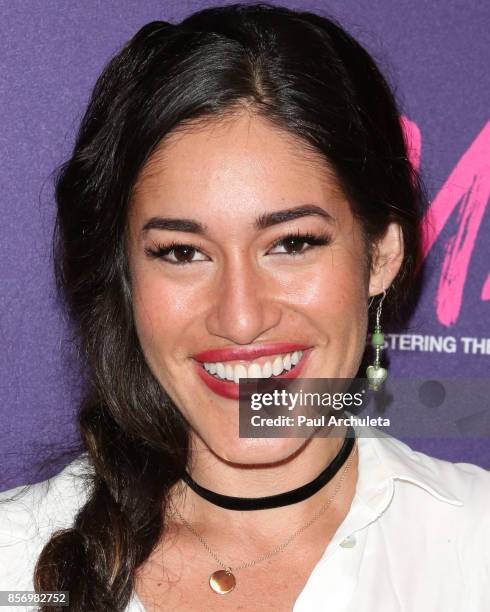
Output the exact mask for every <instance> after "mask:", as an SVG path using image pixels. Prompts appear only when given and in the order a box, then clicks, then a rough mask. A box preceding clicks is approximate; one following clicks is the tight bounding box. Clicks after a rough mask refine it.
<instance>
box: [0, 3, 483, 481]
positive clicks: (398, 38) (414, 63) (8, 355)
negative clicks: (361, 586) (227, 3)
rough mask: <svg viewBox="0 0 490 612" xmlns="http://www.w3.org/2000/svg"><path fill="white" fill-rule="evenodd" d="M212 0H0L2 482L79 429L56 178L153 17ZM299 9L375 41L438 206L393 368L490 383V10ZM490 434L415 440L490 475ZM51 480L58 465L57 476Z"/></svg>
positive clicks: (20, 477)
mask: <svg viewBox="0 0 490 612" xmlns="http://www.w3.org/2000/svg"><path fill="white" fill-rule="evenodd" d="M209 4H210V3H207V2H202V1H198V0H193V1H190V0H188V1H186V2H176V1H167V2H162V1H157V0H146V2H144V3H143V2H134V1H132V0H111V1H109V0H92V1H91V2H82V3H74V2H69V1H67V0H63V1H57V2H45V1H42V0H16V1H15V2H10V1H8V0H3V1H2V2H1V3H0V5H1V7H2V20H1V22H0V28H1V36H0V49H1V51H0V65H1V74H2V78H1V84H0V91H1V99H2V107H1V108H2V115H1V120H2V130H1V134H0V146H1V148H2V156H1V159H2V165H1V168H0V174H1V177H2V197H1V206H2V225H1V229H0V231H1V242H0V249H1V258H0V276H1V279H2V291H1V293H0V334H1V343H2V350H1V352H0V377H1V381H2V384H1V401H0V418H1V424H2V430H3V438H2V445H1V450H0V461H1V464H2V472H3V474H4V479H3V482H2V486H3V488H7V487H10V486H14V485H16V484H19V483H21V482H26V481H28V480H30V479H34V478H38V477H39V474H36V473H35V471H34V468H35V466H36V465H37V463H38V459H39V458H40V457H41V456H42V449H43V448H44V447H45V446H46V444H48V443H54V444H55V445H57V446H58V445H62V444H64V443H65V442H67V441H70V440H72V439H73V438H74V435H75V434H74V431H75V429H74V425H73V412H74V408H75V406H76V403H77V397H78V391H77V385H76V380H75V377H74V375H73V372H75V371H76V368H75V366H74V364H73V363H70V356H69V353H68V350H67V344H66V340H65V336H66V333H65V331H64V330H65V326H64V323H63V321H62V320H61V316H60V311H59V309H58V307H57V304H56V298H55V294H54V287H53V281H52V273H51V260H50V240H51V233H52V225H53V211H54V206H53V199H52V180H51V173H52V172H53V170H54V169H55V168H56V166H57V165H58V164H59V163H60V162H62V161H63V159H64V158H65V156H66V155H67V153H68V152H69V150H70V147H71V146H72V142H73V137H74V133H75V130H76V127H77V124H78V122H79V119H80V117H81V114H82V112H83V109H84V106H85V104H86V102H87V99H88V96H89V92H90V90H91V87H92V86H93V84H94V81H95V78H96V76H97V75H98V74H99V72H100V70H101V69H102V67H103V65H104V64H105V63H106V62H107V60H108V59H109V58H110V57H111V56H112V55H113V54H114V52H115V51H116V50H117V49H118V48H119V47H120V45H121V44H122V43H123V42H125V41H126V40H127V39H128V38H129V37H130V36H131V35H132V34H133V33H134V32H135V31H136V30H137V29H138V28H139V27H140V26H142V25H143V24H144V23H146V22H148V21H151V20H155V19H165V20H169V21H173V20H178V19H180V18H181V17H183V16H184V15H185V14H188V13H190V12H192V11H194V10H196V9H198V8H201V7H204V6H206V5H209ZM284 4H286V5H287V6H290V7H293V8H305V9H309V10H313V11H317V12H320V13H322V12H323V13H327V14H330V15H332V16H334V17H336V18H338V19H339V20H340V22H341V23H343V24H344V25H345V27H346V28H347V29H348V30H349V31H350V32H351V33H352V34H354V36H356V37H357V38H358V39H360V40H361V41H362V42H363V43H364V44H365V45H366V46H367V48H368V49H369V50H370V51H371V52H372V53H373V54H374V56H375V57H376V59H377V60H378V62H379V63H380V65H381V67H382V68H383V69H384V71H385V73H386V74H387V75H388V77H389V79H390V81H391V83H392V84H393V85H394V86H395V88H396V91H397V95H398V98H399V100H400V102H401V104H402V110H403V114H404V116H405V117H406V118H407V119H408V120H409V121H408V122H407V125H408V126H409V127H410V130H411V137H412V142H413V155H414V158H417V157H418V155H419V154H420V159H421V166H422V170H423V174H424V176H425V179H426V183H427V186H428V190H429V194H430V197H431V201H432V207H431V224H430V225H431V227H432V228H433V229H432V234H431V235H428V237H427V242H426V245H427V246H426V250H427V257H428V264H429V266H428V267H429V274H428V276H427V282H426V286H425V289H424V294H423V298H422V300H421V302H420V305H419V307H418V310H417V312H416V314H415V316H414V318H413V320H412V322H411V325H410V329H409V330H407V335H406V337H404V338H397V337H393V338H391V339H390V343H391V346H390V348H389V352H390V357H391V371H392V373H394V374H395V375H396V374H397V373H398V374H403V375H408V376H412V377H420V378H421V379H424V378H431V377H433V378H435V377H443V378H444V377H445V378H451V377H458V378H461V379H464V378H478V379H480V380H481V379H485V378H486V379H487V380H488V374H489V364H490V339H489V338H490V333H489V331H488V327H489V325H488V324H489V318H490V317H489V313H490V277H489V274H490V258H489V247H488V244H489V237H490V214H489V212H488V211H486V208H487V204H488V199H489V190H490V184H489V183H490V170H489V159H490V155H489V154H490V144H489V143H490V136H489V124H488V115H489V112H488V108H489V101H490V96H489V78H488V27H489V24H490V5H489V4H488V3H486V2H483V1H482V2H478V1H474V2H471V3H469V4H468V3H467V2H464V1H462V0H458V1H456V0H430V1H427V2H426V1H422V0H418V2H416V3H408V2H407V3H393V2H390V1H388V0H385V1H379V0H378V1H372V2H369V3H360V2H358V1H357V0H356V1H354V0H348V1H346V0H342V1H340V0H334V1H331V2H322V1H319V2H308V1H306V0H305V1H303V2H284ZM416 336H420V337H421V338H416V339H415V340H414V338H415V337H416ZM448 338H449V339H448ZM431 343H432V344H433V346H432V347H430V346H429V345H430V344H431ZM441 344H442V348H441V346H438V345H441ZM430 348H432V350H428V349H430ZM479 401H480V400H479ZM482 401H483V404H485V405H482V404H481V403H479V405H478V406H474V412H475V413H478V414H480V415H482V414H484V415H487V414H488V413H489V411H488V400H487V402H486V403H485V398H484V399H483V400H482ZM469 402H470V403H471V400H469ZM471 409H472V410H473V407H471ZM448 418H451V414H450V413H449V414H448ZM489 437H490V436H489V435H488V421H487V429H486V430H484V429H483V430H481V431H480V432H479V434H478V435H473V436H471V437H461V438H458V437H457V436H455V437H452V438H448V437H446V438H445V437H444V436H439V437H437V439H435V438H433V439H422V438H419V439H416V440H414V441H413V442H412V444H413V446H416V447H417V448H419V449H421V450H424V451H426V452H429V453H430V454H433V455H436V456H439V457H443V458H447V459H450V460H452V461H470V462H473V463H479V464H481V465H483V466H485V467H487V468H490V448H489V443H488V440H489ZM50 470H51V472H53V471H56V468H55V467H53V466H52V467H51V468H49V469H48V468H46V470H45V472H43V475H44V476H47V475H49V474H48V472H49V471H50Z"/></svg>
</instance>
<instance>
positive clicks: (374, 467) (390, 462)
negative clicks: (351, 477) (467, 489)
mask: <svg viewBox="0 0 490 612" xmlns="http://www.w3.org/2000/svg"><path fill="white" fill-rule="evenodd" d="M354 429H355V431H356V437H357V444H358V451H359V469H358V483H357V493H358V495H359V496H360V497H361V498H362V499H363V500H364V501H365V502H366V503H367V504H368V505H371V506H373V502H374V500H377V499H379V496H380V492H381V491H382V490H383V489H385V488H386V486H387V485H391V483H393V481H395V480H401V481H405V482H409V483H411V484H413V485H415V486H418V487H421V488H422V489H424V490H425V491H427V492H428V493H430V494H431V495H432V496H433V497H435V498H436V499H438V500H440V501H442V502H446V503H448V504H452V505H455V506H463V505H464V504H463V502H462V501H461V499H460V498H459V497H458V496H457V495H456V494H455V493H454V490H453V489H454V487H451V475H450V474H446V472H445V469H444V467H445V463H446V462H442V461H440V460H437V459H435V458H433V457H430V456H428V455H425V454H424V453H419V452H417V451H414V450H412V449H411V448H410V447H409V446H408V445H407V444H405V443H404V442H402V441H401V440H398V439H396V438H394V437H392V436H389V435H387V434H385V433H384V432H382V431H381V430H379V429H376V428H373V427H368V426H355V427H354Z"/></svg>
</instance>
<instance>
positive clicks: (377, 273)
mask: <svg viewBox="0 0 490 612" xmlns="http://www.w3.org/2000/svg"><path fill="white" fill-rule="evenodd" d="M403 252H404V250H403V232H402V228H401V227H400V225H399V224H398V223H395V222H392V223H390V224H389V225H388V228H387V230H386V233H385V234H384V236H383V237H382V238H380V239H379V240H378V241H377V242H376V243H375V244H374V249H373V254H372V263H371V272H370V276H369V295H370V296H372V295H378V294H379V293H382V292H383V289H385V290H386V291H387V290H388V287H389V286H390V285H391V283H392V282H393V280H394V278H395V276H396V275H397V274H398V270H399V269H400V266H401V264H402V261H403Z"/></svg>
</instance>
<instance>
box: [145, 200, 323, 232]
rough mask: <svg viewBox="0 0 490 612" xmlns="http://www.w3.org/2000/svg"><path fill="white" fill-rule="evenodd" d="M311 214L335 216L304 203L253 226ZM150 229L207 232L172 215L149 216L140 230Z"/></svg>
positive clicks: (263, 226)
mask: <svg viewBox="0 0 490 612" xmlns="http://www.w3.org/2000/svg"><path fill="white" fill-rule="evenodd" d="M311 216H318V217H323V218H324V219H326V220H327V221H328V222H329V223H332V222H335V218H334V217H333V216H332V215H331V214H330V213H328V212H327V211H326V210H324V209H323V208H321V207H320V206H317V205H316V204H304V205H301V206H296V207H294V208H285V209H284V210H277V211H275V212H271V213H263V214H261V215H259V216H258V217H257V219H256V220H255V222H254V227H255V229H257V230H263V229H266V228H268V227H271V226H273V225H278V224H279V223H286V222H287V221H294V220H295V219H300V218H302V217H311ZM152 229H156V230H170V231H175V232H189V233H192V234H199V235H201V236H203V235H205V234H206V232H207V226H206V225H204V224H202V223H200V222H199V221H194V220H193V219H176V218H173V217H151V219H149V220H148V221H147V222H146V223H145V224H144V225H143V228H142V230H141V232H142V234H143V235H145V234H146V233H147V232H149V231H150V230H152Z"/></svg>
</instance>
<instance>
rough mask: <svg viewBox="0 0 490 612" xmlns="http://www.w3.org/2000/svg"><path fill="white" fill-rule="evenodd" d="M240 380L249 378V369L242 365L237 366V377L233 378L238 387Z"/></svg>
mask: <svg viewBox="0 0 490 612" xmlns="http://www.w3.org/2000/svg"><path fill="white" fill-rule="evenodd" d="M210 365H213V364H210ZM210 371H211V370H210ZM240 378H247V368H246V367H245V366H242V365H237V366H235V376H234V377H233V381H234V382H235V383H236V384H237V385H238V381H239V380H240Z"/></svg>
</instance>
